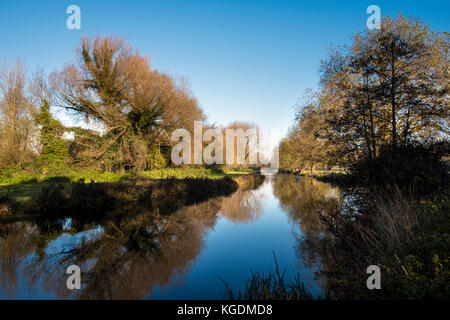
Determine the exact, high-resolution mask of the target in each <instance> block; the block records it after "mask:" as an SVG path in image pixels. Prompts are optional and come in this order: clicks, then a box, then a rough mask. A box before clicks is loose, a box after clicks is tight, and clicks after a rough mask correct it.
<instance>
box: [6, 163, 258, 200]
mask: <svg viewBox="0 0 450 320" xmlns="http://www.w3.org/2000/svg"><path fill="white" fill-rule="evenodd" d="M254 172H256V171H255V170H253V169H227V168H224V169H220V168H205V167H184V168H181V167H180V168H164V169H157V170H152V171H141V172H137V173H134V172H124V173H115V172H105V171H104V172H101V171H97V170H94V169H86V168H79V167H76V166H70V165H68V164H67V163H66V162H64V161H52V162H50V161H49V162H45V161H36V162H35V163H33V164H27V165H22V166H11V167H8V168H4V169H3V170H1V171H0V198H1V197H8V198H11V199H13V200H15V201H27V200H30V199H31V198H33V197H35V196H37V195H38V194H39V193H40V191H41V190H42V187H44V186H48V185H51V184H54V183H58V184H61V185H63V186H66V187H70V185H71V184H72V183H74V182H77V181H80V180H84V182H86V183H90V182H100V183H118V182H130V181H134V180H137V179H140V180H149V181H157V180H160V179H172V178H175V179H186V178H196V179H199V178H201V179H223V178H225V177H230V178H236V177H239V176H245V175H248V174H251V173H254Z"/></svg>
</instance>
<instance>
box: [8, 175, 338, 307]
mask: <svg viewBox="0 0 450 320" xmlns="http://www.w3.org/2000/svg"><path fill="white" fill-rule="evenodd" d="M338 197H339V192H338V190H337V189H335V188H333V187H331V186H330V185H328V184H325V183H322V182H319V181H316V180H314V179H311V178H306V177H301V178H300V179H299V180H296V178H295V177H294V176H289V175H277V176H274V177H270V178H267V179H266V181H265V182H264V183H263V184H262V185H261V186H259V187H258V188H257V189H255V190H248V191H237V192H236V193H234V194H233V195H231V196H230V197H219V198H214V199H210V200H208V201H206V202H204V203H201V204H197V205H193V206H189V207H184V208H182V209H179V210H178V211H176V212H175V213H173V214H170V215H168V216H163V215H161V216H159V215H158V216H155V215H152V216H151V217H149V216H148V215H146V214H142V215H139V214H138V215H135V216H133V218H132V219H127V220H124V221H108V222H105V223H102V224H98V225H91V226H89V227H83V229H82V230H80V228H74V226H73V225H72V224H73V222H72V221H71V220H70V219H66V220H65V221H64V222H63V223H62V225H61V227H60V228H59V229H58V230H47V229H43V228H42V227H40V226H37V225H34V224H33V223H31V222H16V223H13V224H10V225H7V226H3V227H2V228H1V229H0V299H221V298H224V292H225V285H224V281H225V282H226V283H227V285H228V286H229V287H230V288H231V289H233V290H236V291H237V290H239V289H243V287H244V284H245V281H246V280H248V279H249V277H250V276H251V271H252V270H253V271H259V272H269V271H272V272H273V271H275V259H274V255H275V257H276V260H277V262H278V265H279V268H280V271H283V270H285V271H286V276H285V279H286V281H291V280H293V279H294V277H295V276H296V275H300V278H301V280H302V281H303V283H304V284H305V285H306V288H307V289H308V290H309V291H310V292H311V293H312V294H313V295H314V296H316V297H317V296H320V295H321V294H322V293H323V290H324V286H325V280H324V279H322V278H320V277H318V276H316V272H317V271H319V270H320V264H319V263H311V261H307V260H309V259H306V254H305V253H304V252H302V250H301V248H302V246H301V242H302V241H303V240H304V239H305V237H309V236H313V235H314V236H317V235H319V236H320V234H321V233H324V232H325V228H324V226H323V225H322V224H321V223H320V221H319V219H318V212H320V211H323V210H329V209H330V208H332V207H333V206H335V205H336V203H337V199H338ZM70 265H77V266H79V267H80V269H81V289H80V290H69V289H67V286H66V280H67V277H68V276H69V275H68V274H66V270H67V267H68V266H70Z"/></svg>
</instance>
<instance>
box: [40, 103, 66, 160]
mask: <svg viewBox="0 0 450 320" xmlns="http://www.w3.org/2000/svg"><path fill="white" fill-rule="evenodd" d="M37 123H38V125H39V126H40V139H41V146H42V151H41V157H42V158H56V159H61V160H62V159H65V158H66V157H67V155H68V150H67V146H66V141H65V140H64V139H62V138H61V137H62V135H63V133H64V126H63V125H62V124H61V122H60V121H58V120H55V119H53V117H52V115H51V114H50V105H49V104H48V101H47V100H46V99H44V100H43V101H42V106H41V112H40V113H39V115H38V116H37Z"/></svg>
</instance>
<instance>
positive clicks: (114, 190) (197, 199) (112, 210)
mask: <svg viewBox="0 0 450 320" xmlns="http://www.w3.org/2000/svg"><path fill="white" fill-rule="evenodd" d="M263 181H264V177H263V176H260V175H259V174H247V175H243V176H239V177H234V178H231V177H229V176H225V177H223V178H220V179H210V178H183V179H176V178H168V179H161V180H158V181H155V180H150V179H147V178H142V177H140V178H134V179H133V180H124V181H121V182H91V183H85V182H83V181H82V180H80V181H78V182H73V183H70V182H68V183H65V184H62V183H57V182H52V183H44V184H40V185H39V186H40V188H41V190H39V191H38V193H37V194H36V195H34V196H33V197H32V198H31V200H29V201H16V200H14V199H12V198H10V197H9V198H8V197H3V198H0V222H5V223H6V222H8V221H9V222H11V221H15V220H17V219H18V218H19V219H23V218H25V219H33V220H34V221H35V222H37V223H38V224H40V225H42V224H44V225H52V224H53V223H55V222H59V221H60V220H61V219H63V218H72V219H74V220H77V221H78V223H79V224H80V225H84V224H89V223H98V222H101V221H105V220H108V221H109V220H115V219H123V218H124V217H126V216H128V215H133V214H135V213H140V214H141V213H143V212H151V213H153V214H158V215H159V214H163V215H166V214H171V213H173V212H174V211H176V210H177V209H179V208H181V207H184V206H190V205H193V204H197V203H201V202H204V201H206V200H208V199H210V198H215V197H221V196H228V195H231V194H232V193H234V192H235V191H237V190H238V189H239V188H241V189H249V188H256V187H258V186H259V185H260V184H261V183H262V182H263Z"/></svg>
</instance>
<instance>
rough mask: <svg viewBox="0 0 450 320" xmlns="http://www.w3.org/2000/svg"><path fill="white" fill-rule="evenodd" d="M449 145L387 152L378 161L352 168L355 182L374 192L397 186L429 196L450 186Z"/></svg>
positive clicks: (404, 148)
mask: <svg viewBox="0 0 450 320" xmlns="http://www.w3.org/2000/svg"><path fill="white" fill-rule="evenodd" d="M446 153H447V154H448V145H445V144H441V145H433V146H428V147H425V146H415V145H409V146H400V147H397V148H395V149H391V148H383V149H382V150H381V151H380V154H379V156H378V157H376V158H374V159H371V158H368V159H364V160H362V161H360V162H357V163H356V164H354V165H353V166H352V167H351V168H350V171H351V174H352V182H353V184H354V185H356V186H363V187H367V188H369V189H370V190H388V189H389V188H392V187H393V186H397V187H399V188H400V189H408V191H412V192H413V193H414V194H415V195H419V196H426V195H430V194H433V193H435V192H436V191H437V190H439V189H442V188H445V187H447V186H448V174H447V168H446V166H445V164H444V162H443V161H442V160H441V159H442V157H443V156H444V155H445V154H446Z"/></svg>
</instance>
